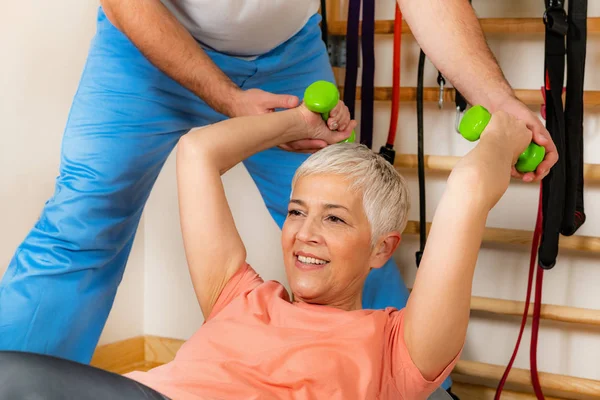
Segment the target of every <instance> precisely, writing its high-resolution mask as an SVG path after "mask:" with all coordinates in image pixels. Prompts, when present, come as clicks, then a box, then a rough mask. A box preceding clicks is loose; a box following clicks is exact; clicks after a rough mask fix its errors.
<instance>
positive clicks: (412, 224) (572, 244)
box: [404, 221, 600, 254]
mask: <svg viewBox="0 0 600 400" xmlns="http://www.w3.org/2000/svg"><path fill="white" fill-rule="evenodd" d="M430 229H431V223H427V233H429V230H430ZM404 233H405V234H407V235H418V234H419V222H418V221H408V224H407V225H406V228H405V229H404ZM532 236H533V232H531V231H524V230H520V229H505V228H489V227H487V228H485V231H484V233H483V242H484V243H486V242H487V243H502V244H510V245H522V246H525V245H531V238H532ZM558 246H559V248H560V249H561V250H574V251H582V252H588V253H593V254H600V238H598V237H592V236H576V235H574V236H561V238H560V241H559V244H558Z"/></svg>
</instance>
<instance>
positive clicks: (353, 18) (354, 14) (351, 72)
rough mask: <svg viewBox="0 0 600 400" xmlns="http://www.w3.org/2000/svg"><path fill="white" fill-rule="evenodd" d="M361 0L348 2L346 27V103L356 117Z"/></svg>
mask: <svg viewBox="0 0 600 400" xmlns="http://www.w3.org/2000/svg"><path fill="white" fill-rule="evenodd" d="M360 3H361V0H350V1H349V2H348V22H347V25H346V26H347V28H346V76H345V78H344V103H345V104H346V106H347V107H348V110H349V111H350V117H351V118H352V119H355V112H354V111H355V104H356V77H357V74H358V26H359V21H360Z"/></svg>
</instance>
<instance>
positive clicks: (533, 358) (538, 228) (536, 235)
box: [494, 185, 544, 400]
mask: <svg viewBox="0 0 600 400" xmlns="http://www.w3.org/2000/svg"><path fill="white" fill-rule="evenodd" d="M542 220H543V215H542V188H541V185H540V196H539V204H538V212H537V219H536V222H535V231H534V232H533V240H532V242H531V257H530V260H529V277H528V279H527V295H526V296H525V309H524V311H523V318H522V319H521V328H520V329H519V336H518V337H517V343H516V345H515V349H514V351H513V354H512V356H511V358H510V361H509V363H508V365H507V366H506V370H505V371H504V374H503V375H502V379H500V382H499V383H498V388H497V389H496V395H495V397H494V399H495V400H500V395H501V394H502V389H503V388H504V384H505V383H506V379H507V378H508V374H509V372H510V370H511V368H512V365H513V363H514V361H515V358H516V357H517V353H518V352H519V346H520V345H521V338H522V337H523V330H524V329H525V325H526V324H527V314H528V311H529V301H530V297H531V288H532V285H533V275H534V274H535V272H536V271H537V276H536V280H535V299H534V304H533V318H532V326H531V346H530V350H529V363H530V366H531V382H532V384H533V385H532V386H533V391H534V392H535V395H536V397H537V398H538V400H544V394H543V393H542V387H541V385H540V380H539V377H538V370H537V341H538V332H539V327H540V310H541V305H542V283H543V279H544V269H543V268H541V267H540V266H539V265H538V264H537V262H536V261H537V254H538V246H539V244H540V238H541V236H542ZM536 267H537V268H536Z"/></svg>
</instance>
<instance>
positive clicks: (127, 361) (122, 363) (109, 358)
mask: <svg viewBox="0 0 600 400" xmlns="http://www.w3.org/2000/svg"><path fill="white" fill-rule="evenodd" d="M144 343H145V338H144V337H143V336H137V337H134V338H130V339H125V340H120V341H118V342H114V343H110V344H106V345H103V346H98V348H97V349H96V351H95V352H94V355H93V357H92V360H91V361H90V364H91V365H92V366H94V367H96V368H100V369H103V370H106V371H111V372H114V373H116V374H125V373H127V372H130V371H134V370H138V369H139V370H141V369H144V367H145V353H144Z"/></svg>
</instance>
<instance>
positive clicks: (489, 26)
mask: <svg viewBox="0 0 600 400" xmlns="http://www.w3.org/2000/svg"><path fill="white" fill-rule="evenodd" d="M479 22H480V23H481V28H482V29H483V32H484V33H487V34H498V33H509V34H514V33H519V34H526V33H537V34H542V33H544V32H545V26H544V22H543V21H542V17H541V16H540V17H539V18H480V19H479ZM587 23H588V25H587V30H588V34H596V33H600V18H598V17H592V18H588V21H587ZM328 25H329V30H328V32H329V34H330V35H337V36H345V35H346V31H347V26H346V21H332V22H329V24H328ZM361 31H362V23H361V24H360V26H359V32H361ZM393 33H394V21H393V20H378V21H375V34H377V35H389V34H393ZM402 33H403V34H410V35H412V32H411V30H410V28H409V27H408V24H406V23H403V24H402Z"/></svg>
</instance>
